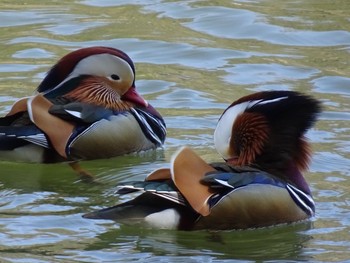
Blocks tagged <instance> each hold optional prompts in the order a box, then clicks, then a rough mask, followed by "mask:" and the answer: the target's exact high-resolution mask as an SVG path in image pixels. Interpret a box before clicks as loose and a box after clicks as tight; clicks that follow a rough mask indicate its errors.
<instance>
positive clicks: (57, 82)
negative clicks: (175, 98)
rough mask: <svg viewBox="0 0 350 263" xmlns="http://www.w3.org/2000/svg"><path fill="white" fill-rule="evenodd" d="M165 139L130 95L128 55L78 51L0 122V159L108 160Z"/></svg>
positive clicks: (142, 103) (159, 122) (145, 107)
mask: <svg viewBox="0 0 350 263" xmlns="http://www.w3.org/2000/svg"><path fill="white" fill-rule="evenodd" d="M165 135H166V128H165V123H164V120H163V118H162V116H161V115H160V114H159V113H158V112H157V111H156V110H155V109H154V108H153V107H152V106H151V105H150V104H149V103H148V102H147V101H146V100H145V99H143V98H142V97H141V96H140V95H139V94H138V93H137V91H136V86H135V67H134V64H133V62H132V60H131V59H130V57H129V56H128V55H127V54H125V53H124V52H123V51H121V50H118V49H115V48H111V47H102V46H97V47H89V48H82V49H79V50H76V51H73V52H71V53H69V54H67V55H66V56H64V57H63V58H61V59H60V60H59V61H58V62H57V63H56V64H55V65H54V66H53V67H52V68H51V69H50V70H49V71H48V73H47V76H46V77H45V78H44V80H43V81H42V82H41V83H40V85H39V86H38V88H37V94H36V95H34V96H31V97H26V98H22V99H20V100H18V101H17V102H16V103H15V104H14V105H13V106H12V108H11V110H10V111H9V113H8V114H7V115H6V116H5V117H3V118H0V159H7V160H14V161H27V162H42V163H48V162H57V161H77V160H89V159H98V158H110V157H115V156H119V155H123V154H127V153H132V152H139V151H143V150H148V149H154V148H157V147H159V146H161V145H162V144H163V142H164V140H165ZM72 166H73V168H75V169H76V170H77V171H81V170H80V168H79V166H78V165H77V164H76V163H75V162H72Z"/></svg>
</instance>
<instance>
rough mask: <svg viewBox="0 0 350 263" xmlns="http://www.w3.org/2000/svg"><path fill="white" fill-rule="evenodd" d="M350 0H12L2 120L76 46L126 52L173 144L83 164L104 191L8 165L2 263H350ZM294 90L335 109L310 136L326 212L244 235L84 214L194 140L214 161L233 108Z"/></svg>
mask: <svg viewBox="0 0 350 263" xmlns="http://www.w3.org/2000/svg"><path fill="white" fill-rule="evenodd" d="M349 12H350V2H348V1H340V0H336V1H333V0H332V1H331V0H323V1H317V0H309V1H291V0H286V1H269V0H252V1H250V0H241V1H226V0H219V1H196V0H192V1H165V0H148V1H138V0H134V1H112V0H98V1H97V0H85V1H74V2H72V1H58V2H52V3H50V2H49V3H43V2H42V1H36V0H32V1H29V2H28V1H27V2H26V3H23V2H22V1H3V3H2V5H1V8H0V17H1V20H0V33H1V38H0V79H1V81H0V114H1V115H3V114H5V113H6V111H8V110H9V108H10V107H11V105H12V103H13V102H14V101H15V100H16V99H18V98H20V97H23V96H29V95H31V94H33V91H34V89H35V87H36V86H37V85H38V83H39V82H40V80H41V79H42V78H43V77H44V76H45V72H46V71H47V70H48V69H49V68H50V66H51V65H52V64H53V63H55V61H57V59H59V58H60V57H61V56H63V55H65V54H66V53H68V52H69V51H71V50H75V49H78V48H81V47H88V46H92V45H105V46H112V47H116V48H120V49H122V50H124V51H125V52H127V53H128V54H129V55H130V57H131V58H132V59H133V60H134V62H135V64H136V71H137V82H136V85H137V88H138V90H139V92H140V93H141V94H143V95H144V97H145V98H146V99H147V100H148V101H149V102H150V103H152V104H153V105H154V106H155V107H156V108H157V109H158V110H159V111H160V112H161V113H162V114H163V116H164V117H165V120H166V123H167V127H168V137H167V140H166V143H165V146H164V149H159V150H157V151H155V152H151V153H145V154H142V155H131V156H123V157H118V158H112V159H108V160H96V161H89V162H83V166H84V167H85V168H86V169H88V170H89V171H90V172H92V173H93V174H95V175H96V177H97V180H98V182H99V183H100V184H98V185H88V184H84V183H82V182H80V181H79V180H78V179H77V178H76V177H75V175H74V173H73V172H72V171H71V169H70V168H69V167H68V166H67V165H66V164H50V165H42V164H25V163H12V162H5V161H1V162H0V165H1V169H0V229H1V231H0V261H1V262H131V261H138V262H225V261H227V262H254V261H259V262H261V261H269V262H271V261H273V262H286V261H288V262H297V261H309V262H346V261H348V262H349V261H350V252H349V251H350V235H349V234H350V233H349V232H350V194H349V192H350V191H349V188H350V183H349V176H350V161H349V160H350V143H349V141H350V124H349V123H350V113H349V112H350V100H349V98H350V78H349V76H350V65H349V61H350V54H349V53H350V23H349V21H350V20H349ZM277 89H286V90H295V91H301V92H305V93H308V94H311V95H313V96H315V97H316V98H318V99H320V100H321V101H322V102H323V105H324V111H323V113H322V115H321V116H320V121H319V122H318V123H317V124H316V126H315V128H314V129H312V130H311V131H310V132H309V133H308V134H307V135H308V137H309V138H310V140H311V142H312V145H313V150H314V157H313V161H312V164H311V167H310V171H309V172H307V173H306V175H305V176H306V178H307V180H308V181H309V183H310V186H311V188H312V191H313V194H314V198H315V201H316V209H317V214H316V216H315V218H313V219H312V220H310V221H308V222H304V223H300V224H294V225H282V226H278V227H272V228H266V229H259V230H247V231H218V232H217V231H216V232H212V231H195V232H182V231H165V230H151V229H143V228H134V227H129V226H125V225H120V224H117V223H115V222H110V221H91V220H86V219H83V218H81V215H82V214H83V213H84V212H87V211H92V210H94V209H98V208H102V207H105V206H108V205H113V204H115V203H117V202H118V201H119V200H120V201H122V200H125V199H126V197H121V198H120V199H119V197H116V196H115V195H114V191H115V186H116V184H117V183H118V182H121V181H125V180H127V179H132V180H134V179H142V178H144V176H145V175H146V174H147V173H149V172H150V171H152V170H153V169H155V168H158V167H161V166H163V165H167V162H168V160H169V158H170V156H171V154H172V153H173V152H174V151H176V149H177V148H178V147H179V146H181V145H189V146H191V147H192V148H194V149H195V150H196V152H198V153H199V154H200V155H201V156H203V157H204V158H205V159H206V160H208V161H216V160H219V156H218V155H217V154H216V153H215V151H214V148H213V139H212V134H213V130H214V128H215V125H216V121H217V119H218V117H219V116H220V114H221V112H222V111H223V109H225V108H226V107H227V106H228V104H229V103H231V102H232V101H233V100H235V99H237V98H239V97H240V96H243V95H247V94H249V93H251V92H256V91H260V90H277Z"/></svg>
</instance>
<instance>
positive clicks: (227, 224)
mask: <svg viewBox="0 0 350 263" xmlns="http://www.w3.org/2000/svg"><path fill="white" fill-rule="evenodd" d="M308 217H309V215H308V214H306V213H305V212H304V211H303V210H302V209H301V208H300V207H299V206H298V205H297V204H296V203H295V202H294V201H293V199H292V198H291V196H290V195H289V193H288V191H287V190H286V189H285V188H282V187H278V186H273V185H263V184H252V185H248V186H244V187H241V188H238V189H235V190H233V191H231V192H230V193H229V194H227V195H225V196H224V197H223V198H222V199H221V200H220V201H219V202H218V203H216V204H215V205H214V206H213V207H212V208H211V212H210V214H209V215H208V216H205V217H201V218H200V219H199V220H198V222H197V224H196V228H197V229H202V228H211V229H247V228H257V227H266V226H272V225H277V224H282V223H291V222H296V221H300V220H304V219H307V218H308Z"/></svg>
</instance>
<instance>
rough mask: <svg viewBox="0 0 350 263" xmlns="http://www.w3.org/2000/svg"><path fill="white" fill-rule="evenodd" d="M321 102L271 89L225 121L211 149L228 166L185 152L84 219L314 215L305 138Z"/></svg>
mask: <svg viewBox="0 0 350 263" xmlns="http://www.w3.org/2000/svg"><path fill="white" fill-rule="evenodd" d="M320 111H321V106H320V103H319V102H318V101H317V100H315V99H313V98H311V97H309V96H306V95H303V94H300V93H297V92H292V91H266V92H259V93H255V94H252V95H249V96H245V97H243V98H241V99H239V100H237V101H235V102H234V103H232V104H231V105H230V106H229V107H228V108H227V109H226V110H225V111H224V113H223V114H222V116H221V117H220V119H219V121H218V124H217V127H216V129H215V132H214V144H215V147H216V149H217V151H218V152H219V153H220V154H221V155H222V157H223V158H224V160H225V162H219V163H211V164H208V163H207V162H205V161H204V160H203V159H202V158H201V157H199V156H198V155H197V154H196V153H195V152H194V151H193V150H191V149H190V148H188V147H183V148H181V149H180V150H178V152H177V153H175V154H174V155H173V157H172V160H171V164H170V169H168V168H163V169H158V170H155V171H154V172H152V173H151V174H150V175H148V176H147V177H146V179H145V181H134V182H126V183H124V184H122V185H120V186H119V187H120V188H119V190H118V192H117V193H118V194H128V193H132V192H140V195H139V196H137V197H136V198H135V199H132V200H130V201H128V202H125V203H122V204H118V205H116V206H114V207H110V208H105V209H102V210H99V211H96V212H91V213H88V214H85V215H84V216H83V217H85V218H91V219H112V220H117V221H120V222H126V223H132V222H135V223H139V224H141V225H147V226H151V227H157V228H169V229H182V230H197V229H216V230H221V229H246V228H257V227H266V226H272V225H277V224H281V223H292V222H296V221H300V220H305V219H308V218H310V217H312V216H313V215H314V213H315V204H314V201H313V198H312V195H311V191H310V189H309V186H308V184H307V182H306V180H305V179H304V177H303V175H302V172H303V171H305V169H306V168H307V166H308V164H309V161H310V155H311V152H310V147H309V143H308V142H307V140H306V138H305V133H306V132H307V130H308V129H309V128H310V127H311V126H312V125H313V123H314V122H315V120H316V117H317V115H318V114H319V113H320Z"/></svg>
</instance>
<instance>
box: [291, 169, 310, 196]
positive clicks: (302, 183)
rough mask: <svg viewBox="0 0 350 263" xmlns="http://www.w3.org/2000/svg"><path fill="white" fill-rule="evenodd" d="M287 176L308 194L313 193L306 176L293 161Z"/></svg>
mask: <svg viewBox="0 0 350 263" xmlns="http://www.w3.org/2000/svg"><path fill="white" fill-rule="evenodd" d="M285 175H286V178H287V179H288V180H289V181H290V182H292V183H293V184H294V185H295V186H296V187H297V188H298V189H300V190H301V191H303V192H304V193H306V194H311V191H310V188H309V185H308V183H307V182H306V180H305V178H304V176H303V175H302V173H301V172H300V170H299V169H298V167H297V166H296V165H295V164H294V163H291V164H290V165H289V168H288V169H287V170H286V174H285Z"/></svg>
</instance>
